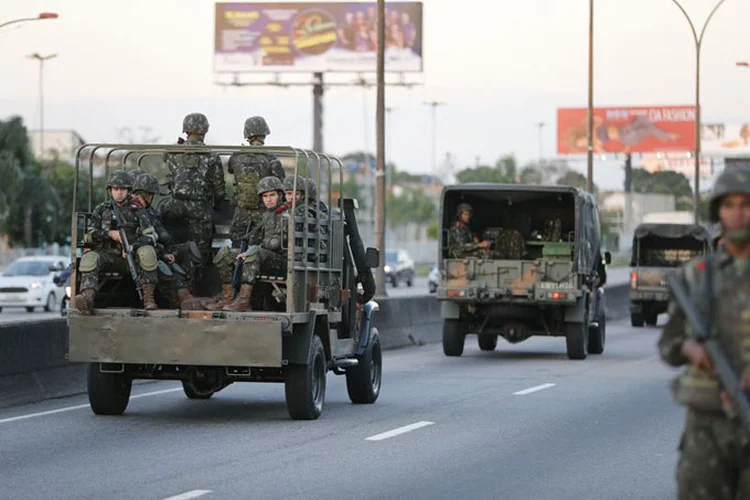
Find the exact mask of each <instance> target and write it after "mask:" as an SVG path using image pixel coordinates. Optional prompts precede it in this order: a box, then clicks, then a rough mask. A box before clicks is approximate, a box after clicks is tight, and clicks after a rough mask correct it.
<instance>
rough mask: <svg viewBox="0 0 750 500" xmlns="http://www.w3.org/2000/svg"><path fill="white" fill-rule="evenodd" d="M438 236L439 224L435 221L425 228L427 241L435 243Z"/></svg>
mask: <svg viewBox="0 0 750 500" xmlns="http://www.w3.org/2000/svg"><path fill="white" fill-rule="evenodd" d="M439 234H440V224H439V222H438V221H435V222H433V223H432V224H430V225H429V226H427V239H430V240H435V241H437V239H438V235H439Z"/></svg>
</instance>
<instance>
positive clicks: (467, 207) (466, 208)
mask: <svg viewBox="0 0 750 500" xmlns="http://www.w3.org/2000/svg"><path fill="white" fill-rule="evenodd" d="M463 212H469V213H470V214H473V213H474V209H473V208H471V205H469V204H468V203H461V204H459V205H458V206H457V207H456V217H461V214H462V213H463Z"/></svg>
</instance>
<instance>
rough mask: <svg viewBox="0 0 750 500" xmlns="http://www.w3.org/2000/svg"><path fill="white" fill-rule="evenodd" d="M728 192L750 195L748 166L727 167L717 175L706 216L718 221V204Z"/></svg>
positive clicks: (712, 220)
mask: <svg viewBox="0 0 750 500" xmlns="http://www.w3.org/2000/svg"><path fill="white" fill-rule="evenodd" d="M728 194H748V195H750V167H745V166H741V167H729V168H725V169H724V171H723V172H722V173H721V174H720V175H719V177H718V178H717V179H716V182H715V183H714V188H713V190H712V191H711V197H710V198H709V200H708V218H709V220H710V221H711V222H718V221H719V204H720V203H721V200H722V198H724V197H725V196H726V195H728Z"/></svg>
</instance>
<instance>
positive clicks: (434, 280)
mask: <svg viewBox="0 0 750 500" xmlns="http://www.w3.org/2000/svg"><path fill="white" fill-rule="evenodd" d="M438 281H440V269H439V268H438V265H437V264H435V265H434V266H432V270H431V271H430V274H429V275H428V276H427V289H428V290H429V291H430V293H435V292H437V287H438Z"/></svg>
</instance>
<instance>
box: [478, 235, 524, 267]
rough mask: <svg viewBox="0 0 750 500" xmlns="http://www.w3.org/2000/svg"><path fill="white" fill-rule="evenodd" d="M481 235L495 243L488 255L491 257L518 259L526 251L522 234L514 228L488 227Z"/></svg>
mask: <svg viewBox="0 0 750 500" xmlns="http://www.w3.org/2000/svg"><path fill="white" fill-rule="evenodd" d="M482 237H483V238H484V239H485V240H487V241H490V242H493V243H494V244H495V245H494V247H493V249H492V251H491V252H490V255H489V258H491V259H499V260H505V259H510V260H519V259H521V258H522V257H523V255H524V253H526V242H525V241H524V239H523V235H522V234H521V233H519V232H518V231H516V230H515V229H504V228H488V229H485V230H484V233H482Z"/></svg>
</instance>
